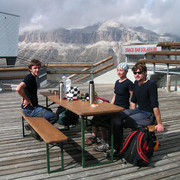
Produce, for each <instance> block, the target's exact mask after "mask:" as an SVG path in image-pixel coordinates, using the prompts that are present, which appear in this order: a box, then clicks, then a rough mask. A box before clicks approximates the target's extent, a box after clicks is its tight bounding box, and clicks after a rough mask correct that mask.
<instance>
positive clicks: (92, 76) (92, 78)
mask: <svg viewBox="0 0 180 180" xmlns="http://www.w3.org/2000/svg"><path fill="white" fill-rule="evenodd" d="M93 80H94V69H93V64H91V81H93Z"/></svg>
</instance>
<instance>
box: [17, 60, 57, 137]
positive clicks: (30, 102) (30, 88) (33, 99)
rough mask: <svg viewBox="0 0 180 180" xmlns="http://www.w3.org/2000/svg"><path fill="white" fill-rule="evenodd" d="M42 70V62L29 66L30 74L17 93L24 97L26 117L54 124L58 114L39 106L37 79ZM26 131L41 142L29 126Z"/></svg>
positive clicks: (23, 104)
mask: <svg viewBox="0 0 180 180" xmlns="http://www.w3.org/2000/svg"><path fill="white" fill-rule="evenodd" d="M40 69H41V62H40V61H39V60H36V59H33V60H31V61H30V62H29V64H28V70H29V72H30V73H29V74H28V75H27V76H26V77H25V78H24V80H23V81H22V82H21V83H20V84H19V85H18V86H17V89H16V91H17V92H18V93H19V95H20V96H21V97H22V104H21V109H22V112H23V113H24V114H25V115H26V116H31V117H44V118H45V119H47V120H48V121H49V122H50V123H52V124H54V123H55V122H56V121H57V117H56V114H55V113H53V112H52V111H50V110H47V109H46V108H45V107H42V106H40V105H38V97H37V83H36V78H37V77H38V75H39V73H40ZM25 128H26V130H30V131H31V134H32V136H33V137H34V138H35V139H37V140H40V137H39V135H38V134H37V133H36V132H35V131H34V130H33V128H32V127H31V126H30V125H29V124H28V125H26V126H25Z"/></svg>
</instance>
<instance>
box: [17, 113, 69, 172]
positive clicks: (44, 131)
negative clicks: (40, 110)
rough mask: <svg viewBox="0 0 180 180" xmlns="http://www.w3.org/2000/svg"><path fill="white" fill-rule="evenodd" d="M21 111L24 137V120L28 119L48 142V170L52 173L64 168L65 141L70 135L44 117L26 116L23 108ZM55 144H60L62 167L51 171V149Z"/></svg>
mask: <svg viewBox="0 0 180 180" xmlns="http://www.w3.org/2000/svg"><path fill="white" fill-rule="evenodd" d="M19 112H20V114H21V115H22V130H23V137H25V136H27V135H26V134H25V125H24V124H25V123H24V122H25V120H26V121H27V122H28V123H29V124H30V126H31V127H32V128H33V129H34V130H35V131H36V132H37V133H38V134H39V136H40V137H41V138H42V139H43V140H44V142H45V143H46V158H47V172H48V173H51V172H57V171H61V170H64V154H63V142H64V141H66V140H67V139H68V137H67V136H66V135H64V134H63V133H62V132H61V131H59V130H58V129H57V128H56V127H55V126H53V125H52V124H51V123H49V122H48V121H47V120H46V119H44V118H43V117H29V116H25V115H24V114H23V112H22V110H19ZM50 146H51V147H50ZM54 146H58V147H60V149H61V168H59V169H57V170H54V171H51V170H50V152H49V150H50V149H51V148H52V147H54Z"/></svg>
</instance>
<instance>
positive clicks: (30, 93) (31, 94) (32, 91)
mask: <svg viewBox="0 0 180 180" xmlns="http://www.w3.org/2000/svg"><path fill="white" fill-rule="evenodd" d="M23 82H24V83H25V84H26V87H25V88H24V92H25V94H26V96H27V97H28V98H29V100H30V101H31V103H32V105H33V106H37V105H38V97H37V83H36V77H34V76H33V75H32V74H31V73H29V74H28V75H27V76H26V77H25V78H24V80H23ZM25 109H32V106H30V105H28V106H26V108H25Z"/></svg>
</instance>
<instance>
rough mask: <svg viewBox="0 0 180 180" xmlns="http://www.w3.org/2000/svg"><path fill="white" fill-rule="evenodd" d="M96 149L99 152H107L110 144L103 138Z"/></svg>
mask: <svg viewBox="0 0 180 180" xmlns="http://www.w3.org/2000/svg"><path fill="white" fill-rule="evenodd" d="M94 150H95V151H98V152H107V151H109V144H108V143H106V142H105V141H104V140H101V143H100V145H98V146H97V147H95V148H94Z"/></svg>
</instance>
